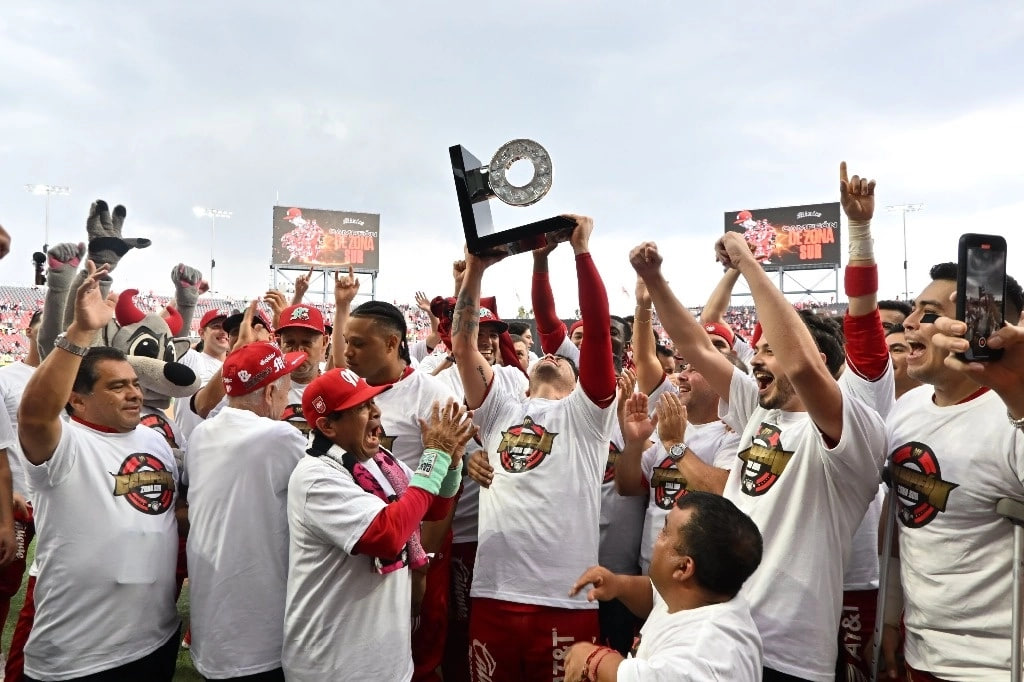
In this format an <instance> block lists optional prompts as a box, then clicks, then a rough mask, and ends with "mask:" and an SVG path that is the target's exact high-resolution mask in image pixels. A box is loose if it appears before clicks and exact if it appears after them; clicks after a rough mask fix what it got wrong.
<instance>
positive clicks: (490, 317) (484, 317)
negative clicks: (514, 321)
mask: <svg viewBox="0 0 1024 682" xmlns="http://www.w3.org/2000/svg"><path fill="white" fill-rule="evenodd" d="M485 324H489V325H490V326H492V327H495V328H496V329H497V330H498V333H499V334H501V333H503V332H507V331H508V325H507V324H505V323H504V322H502V321H501V318H500V317H498V316H497V315H495V314H494V313H493V312H491V309H490V308H484V307H481V308H480V325H481V326H483V325H485Z"/></svg>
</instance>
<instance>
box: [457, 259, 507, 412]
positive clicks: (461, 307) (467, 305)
mask: <svg viewBox="0 0 1024 682" xmlns="http://www.w3.org/2000/svg"><path fill="white" fill-rule="evenodd" d="M498 260H500V257H482V256H475V255H473V254H471V253H467V254H466V271H465V274H464V275H463V278H462V287H461V288H460V290H459V295H458V298H457V299H456V301H455V311H454V313H453V315H452V355H454V356H455V366H456V367H457V368H458V370H459V377H460V378H461V379H462V387H463V390H464V391H465V393H466V405H468V406H469V409H471V410H475V409H476V408H478V407H480V404H481V403H482V402H483V401H484V398H486V397H487V391H488V390H490V388H491V382H492V381H493V379H494V370H493V369H491V365H490V363H488V362H487V359H486V358H484V356H483V355H482V354H481V353H480V350H479V348H478V347H477V334H478V333H479V331H480V284H481V282H482V280H483V276H484V270H486V269H487V267H488V266H489V265H491V263H496V262H497V261H498Z"/></svg>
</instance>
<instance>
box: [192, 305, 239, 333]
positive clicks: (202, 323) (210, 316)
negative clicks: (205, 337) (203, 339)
mask: <svg viewBox="0 0 1024 682" xmlns="http://www.w3.org/2000/svg"><path fill="white" fill-rule="evenodd" d="M230 314H231V312H230V311H228V310H218V309H217V308H214V309H213V310H209V311H207V313H206V314H205V315H203V319H201V320H199V328H200V329H206V328H207V327H208V326H210V324H212V323H213V321H214V320H218V319H227V317H228V315H230Z"/></svg>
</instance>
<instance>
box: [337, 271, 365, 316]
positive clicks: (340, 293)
mask: <svg viewBox="0 0 1024 682" xmlns="http://www.w3.org/2000/svg"><path fill="white" fill-rule="evenodd" d="M358 293H359V278H358V277H356V273H355V270H354V269H353V268H352V266H351V265H349V266H348V274H347V275H342V274H341V270H335V271H334V304H335V305H336V306H337V307H339V308H341V307H348V306H350V305H352V301H353V300H355V297H356V294H358Z"/></svg>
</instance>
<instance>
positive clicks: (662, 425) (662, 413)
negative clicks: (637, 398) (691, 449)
mask: <svg viewBox="0 0 1024 682" xmlns="http://www.w3.org/2000/svg"><path fill="white" fill-rule="evenodd" d="M654 409H655V412H656V414H657V417H658V438H660V439H661V442H662V443H667V444H675V443H682V442H683V437H684V436H685V435H686V426H687V423H688V422H687V415H686V406H685V405H683V403H682V401H681V400H679V396H678V395H676V394H675V393H663V394H662V395H661V399H660V400H658V405H657V406H656V407H655V408H654ZM666 447H669V446H668V445H666Z"/></svg>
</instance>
